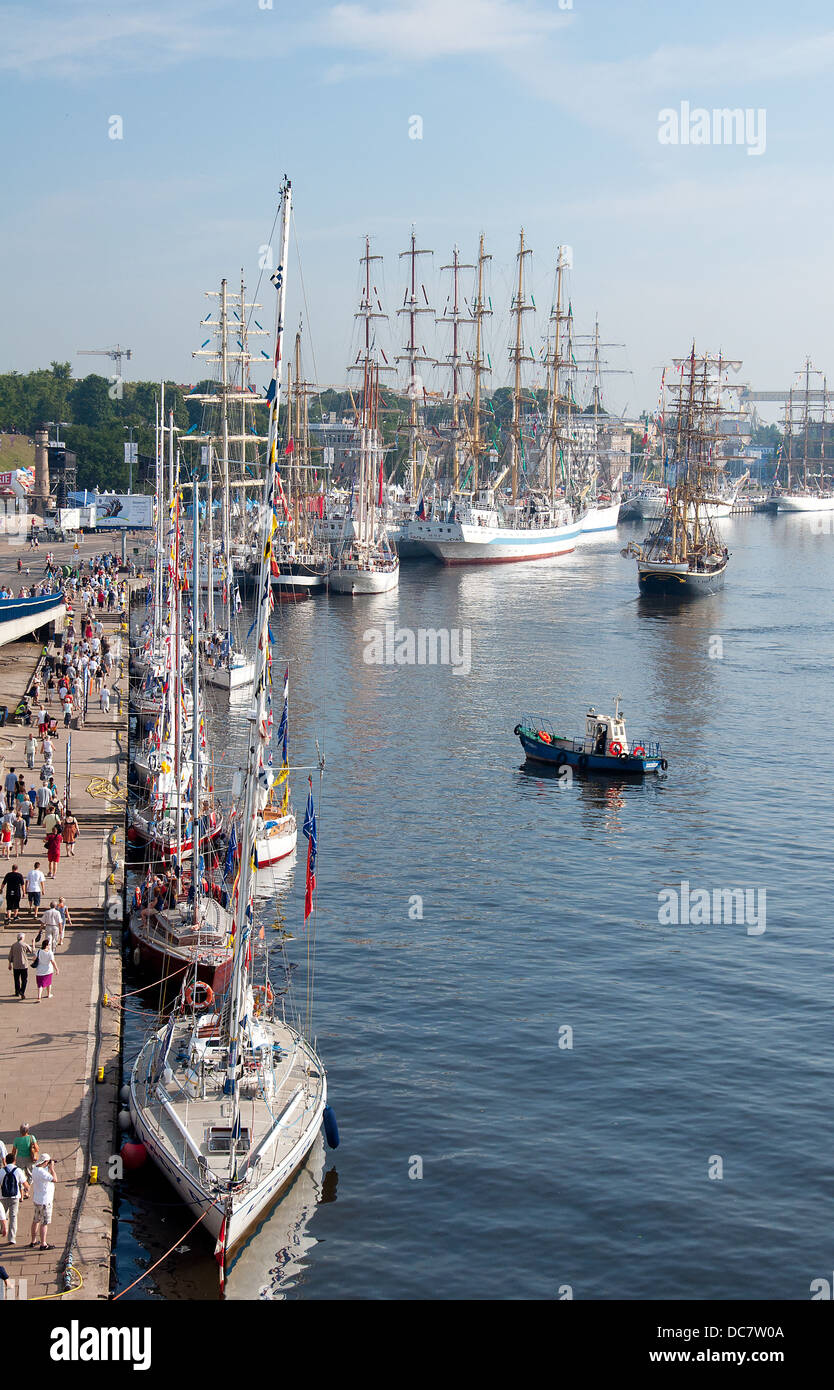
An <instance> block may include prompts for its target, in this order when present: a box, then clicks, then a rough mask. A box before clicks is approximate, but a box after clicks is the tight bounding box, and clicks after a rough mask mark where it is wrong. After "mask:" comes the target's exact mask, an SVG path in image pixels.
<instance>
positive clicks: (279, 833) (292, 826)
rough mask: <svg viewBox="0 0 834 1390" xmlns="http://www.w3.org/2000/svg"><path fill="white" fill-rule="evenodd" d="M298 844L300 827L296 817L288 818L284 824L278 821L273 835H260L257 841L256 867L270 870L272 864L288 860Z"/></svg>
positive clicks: (273, 829)
mask: <svg viewBox="0 0 834 1390" xmlns="http://www.w3.org/2000/svg"><path fill="white" fill-rule="evenodd" d="M268 827H269V821H267V828H268ZM297 842H298V827H297V825H296V821H295V816H287V817H285V818H284V821H283V822H282V821H278V822H277V823H276V824H275V825H274V826H273V828H272V832H271V833H264V834H263V835H258V837H257V839H256V840H255V867H256V868H258V869H268V868H269V866H270V864H277V863H279V861H280V860H281V859H286V858H287V856H288V855H290V854H292V852H293V850H294V849H295V847H296V844H297Z"/></svg>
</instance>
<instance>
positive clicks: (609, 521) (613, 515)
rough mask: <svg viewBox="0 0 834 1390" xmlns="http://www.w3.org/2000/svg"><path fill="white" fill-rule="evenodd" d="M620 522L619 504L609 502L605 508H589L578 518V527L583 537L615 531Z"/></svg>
mask: <svg viewBox="0 0 834 1390" xmlns="http://www.w3.org/2000/svg"><path fill="white" fill-rule="evenodd" d="M619 521H620V503H619V502H610V503H609V504H608V505H607V506H593V507H589V508H588V510H587V512H585V514H584V515H583V516H582V517H580V519H579V526H580V529H581V531H582V534H583V536H585V535H593V534H594V533H595V532H597V531H616V529H617V526H618V525H619Z"/></svg>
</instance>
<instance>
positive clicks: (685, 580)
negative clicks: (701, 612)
mask: <svg viewBox="0 0 834 1390" xmlns="http://www.w3.org/2000/svg"><path fill="white" fill-rule="evenodd" d="M726 571H727V565H726V562H725V563H724V564H723V565H718V566H716V567H715V569H710V570H691V569H690V568H689V567H688V565H673V564H663V563H662V562H658V563H652V562H651V561H649V560H638V562H637V576H638V582H639V585H640V591H641V593H646V594H672V595H675V596H676V597H678V598H699V597H701V596H702V595H704V594H711V593H714V592H715V591H716V590H717V589H721V588H723V585H724V575H725V574H726Z"/></svg>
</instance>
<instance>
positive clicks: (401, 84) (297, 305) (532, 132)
mask: <svg viewBox="0 0 834 1390" xmlns="http://www.w3.org/2000/svg"><path fill="white" fill-rule="evenodd" d="M564 2H565V0H563V3H564ZM266 4H267V0H260V4H259V0H168V3H167V4H163V3H161V2H160V3H158V2H157V0H131V3H130V4H126V3H121V4H119V3H117V0H110V2H109V3H95V2H94V0H63V2H62V3H60V4H56V3H53V0H46V3H42V4H39V5H38V6H31V5H26V6H24V5H20V6H16V5H0V92H2V95H1V96H0V103H2V121H3V132H4V140H3V146H4V158H3V171H4V187H3V198H2V200H0V243H1V244H2V247H3V252H4V254H3V260H2V264H3V310H4V312H3V320H2V322H3V327H2V333H0V369H2V370H8V369H11V368H17V369H19V370H28V369H29V368H31V367H34V366H38V365H43V364H46V363H48V362H49V360H50V359H51V358H58V359H62V360H63V359H71V360H72V361H73V363H74V366H75V370H76V373H77V374H83V373H85V372H86V371H89V370H96V369H100V370H102V371H106V370H107V369H108V363H107V361H106V359H101V360H100V364H99V365H98V366H97V359H94V358H78V357H76V355H75V353H76V349H78V348H82V347H84V348H87V347H89V348H94V347H104V346H107V345H109V344H111V343H115V342H121V343H122V344H124V345H126V346H129V347H131V348H132V349H133V350H134V358H133V361H132V362H131V363H130V364H128V370H127V373H126V374H127V375H128V376H136V377H142V378H154V377H158V376H159V375H161V374H164V375H166V376H172V377H174V378H176V379H177V380H180V381H191V380H195V379H196V377H197V375H198V374H199V371H200V368H199V366H198V364H197V363H195V362H193V361H192V358H191V355H190V354H191V350H192V348H196V347H199V345H200V342H201V341H202V338H203V337H204V336H205V335H204V334H201V333H200V330H199V319H200V318H201V316H202V315H203V313H204V312H205V311H206V307H207V301H206V300H205V299H204V298H203V291H204V290H206V289H213V288H216V287H217V284H218V282H219V280H220V277H221V276H222V275H223V274H226V275H227V277H228V278H229V281H230V283H232V284H234V283H235V282H236V281H237V280H238V278H239V274H240V269H241V267H243V268H244V270H245V273H246V279H247V284H248V285H249V287H250V289H253V288H254V285H255V283H256V281H257V277H258V273H259V272H258V267H257V258H258V249H259V247H260V246H261V245H262V244H263V243H264V242H266V241H267V239H268V237H269V232H270V228H271V226H272V223H273V218H274V212H275V204H276V197H277V190H278V187H279V184H280V180H281V176H282V174H283V173H284V172H285V171H286V172H287V173H289V174H290V176H291V178H292V180H293V188H294V197H295V223H296V231H297V235H298V250H299V255H300V258H301V269H302V271H303V278H304V289H305V291H306V305H307V308H308V310H309V324H308V341H309V344H310V345H311V348H312V352H311V351H310V348H308V354H307V361H306V369H307V374H308V376H309V375H312V374H313V373H314V371H315V374H316V376H317V378H318V380H320V381H321V382H329V383H336V382H341V381H343V380H344V379H345V366H346V363H347V361H348V360H349V359H350V357H351V356H352V351H351V343H352V341H353V332H354V324H353V317H352V315H353V312H354V309H355V307H356V297H357V287H358V257H359V255H360V254H361V250H362V238H363V236H364V234H365V233H366V232H368V233H370V234H371V236H372V237H373V239H374V249H375V250H376V251H378V252H380V253H382V254H383V255H384V257H385V262H384V272H383V280H382V283H381V284H380V288H381V289H383V288H384V297H385V307H386V309H387V310H388V311H389V313H390V314H391V321H390V325H389V327H388V330H387V333H386V331H385V330H383V331H382V337H383V341H384V342H385V343H386V350H387V351H388V355H389V357H390V356H392V355H393V354H395V353H396V351H397V348H398V345H399V343H400V342H401V332H402V323H401V321H399V322H398V320H397V318H396V309H397V307H398V305H399V304H400V303H401V302H402V294H403V288H404V283H405V282H404V268H403V263H402V262H400V261H399V260H398V257H397V253H398V252H399V251H401V250H403V249H404V248H405V246H406V244H407V241H408V237H409V234H410V231H411V226H412V224H414V225H415V227H416V231H417V236H418V241H419V244H420V245H422V246H429V247H431V248H433V249H434V251H435V253H436V254H435V256H434V258H433V264H432V263H428V264H427V265H425V266H424V268H423V278H424V280H425V282H426V285H427V288H428V289H429V292H430V294H431V295H432V298H433V302H434V304H435V307H436V308H437V310H438V313H439V312H440V311H441V310H442V307H443V302H444V299H445V294H446V290H445V287H444V288H443V289H442V290H441V289H440V284H441V277H440V274H439V266H440V265H441V264H444V263H445V262H447V261H448V260H449V255H450V252H451V249H452V246H453V245H454V244H455V243H456V242H457V244H458V245H459V247H460V249H461V253H462V256H463V259H464V260H466V261H472V260H473V259H474V257H475V254H476V252H477V240H478V234H479V232H480V231H482V230H483V231H484V233H485V234H486V238H487V249H488V250H489V251H491V253H492V255H493V257H494V260H493V262H492V267H491V283H490V293H491V296H492V302H493V307H494V310H495V313H494V317H493V319H492V321H491V325H490V329H489V334H490V343H489V348H490V353H491V357H492V361H493V364H494V367H495V369H496V370H495V373H494V384H495V385H501V384H505V383H506V381H507V379H508V368H507V366H506V361H507V358H506V348H507V343H508V341H509V325H508V322H507V319H506V309H507V306H508V300H509V293H510V282H511V277H512V275H513V271H514V262H513V256H514V252H515V248H516V244H517V238H518V231H519V228H520V226H521V225H523V226H524V228H525V235H526V237H527V241H528V244H529V245H530V246H531V247H532V248H533V251H534V256H533V260H532V265H531V267H530V271H531V275H530V287H531V289H532V292H533V295H534V297H535V301H536V304H537V306H538V309H539V311H540V312H539V314H538V315H537V317H536V321H535V322H528V325H527V327H528V336H529V339H530V341H531V343H532V345H533V347H534V349H535V348H537V347H538V346H539V344H540V342H541V335H542V332H543V330H544V319H545V317H546V311H547V310H548V309H549V306H550V303H551V298H552V287H553V266H554V263H555V254H556V247H557V245H558V244H559V243H560V242H563V243H567V244H569V245H570V246H571V247H572V248H573V257H574V269H573V271H572V272H571V275H570V286H569V292H570V297H571V300H572V303H573V308H574V313H575V317H576V321H577V327H578V329H579V330H580V331H582V330H585V331H590V329H591V327H592V324H593V317H594V314H595V313H598V314H599V316H600V323H601V330H602V336H603V338H604V339H605V340H606V341H611V342H616V343H622V344H624V345H625V346H624V347H623V348H622V349H617V350H616V351H611V352H610V353H609V356H610V358H611V361H612V365H615V366H617V367H620V368H623V367H627V368H629V369H631V372H632V375H628V376H619V377H613V378H612V380H611V387H610V395H611V400H612V404H613V405H614V406H616V407H617V408H619V409H623V408H624V407H627V408H628V410H629V412H631V411H633V410H636V409H639V408H652V407H653V406H654V404H655V401H656V399H657V391H658V383H659V375H660V368H661V366H662V365H663V364H664V363H665V362H666V361H668V360H669V359H670V358H671V357H672V356H679V355H681V353H683V352H684V351H685V350H686V348H687V345H688V343H689V342H690V341H691V339H692V337H693V336H694V337H695V340H696V342H697V343H698V344H699V345H700V346H702V347H709V348H710V349H713V350H718V349H719V348H720V349H723V350H724V351H725V352H727V353H728V354H730V355H731V356H733V357H739V358H742V359H743V361H744V369H743V372H742V377H743V378H744V379H746V380H750V381H751V383H753V384H754V385H755V386H757V387H759V388H763V387H768V386H784V385H786V384H787V383H788V382H789V380H790V377H791V374H792V372H793V371H794V370H795V369H797V368H798V367H799V366H800V365H801V363H802V361H803V360H804V357H805V356H806V354H810V356H811V357H812V359H813V360H814V363H815V365H816V366H817V367H819V368H821V369H822V370H824V371H827V373H828V376H829V380H831V379H834V360H830V358H829V357H828V356H827V354H829V336H830V335H829V326H830V324H831V321H832V297H833V296H832V274H831V267H832V249H834V248H832V241H833V240H834V217H833V216H832V212H833V211H834V209H833V208H832V201H834V199H832V182H831V175H830V172H829V169H830V149H831V140H832V124H834V117H832V114H831V104H830V96H829V93H830V89H831V81H832V71H833V70H834V14H832V12H831V10H830V7H828V6H826V5H825V4H823V3H808V4H795V5H792V6H785V5H783V4H775V3H771V0H765V3H753V2H752V0H750V3H748V0H737V3H733V4H730V5H728V4H727V3H726V0H725V3H715V2H714V0H701V3H699V4H698V6H697V7H690V6H680V5H671V6H670V5H668V4H665V3H663V4H661V3H654V2H653V0H650V2H649V3H628V4H626V3H619V4H617V3H612V0H573V5H572V7H571V8H565V9H563V8H560V5H559V3H558V0H529V3H528V2H527V0H387V3H384V4H381V3H379V0H360V2H359V3H350V4H328V3H321V0H313V3H311V4H309V5H307V6H306V7H301V6H295V5H289V4H287V3H286V2H285V0H273V3H272V8H271V9H270V8H261V7H260V6H265V5H266ZM684 101H685V102H688V103H689V104H690V106H691V107H698V106H702V107H705V108H707V109H709V110H712V109H713V108H715V107H730V108H736V107H740V108H750V109H751V110H753V111H758V110H759V109H762V108H763V109H764V110H765V112H766V147H765V150H764V153H762V154H761V155H758V156H757V155H750V154H748V153H747V149H746V148H745V147H744V145H715V144H710V145H702V146H696V145H692V144H690V145H686V146H684V145H682V144H678V145H671V146H670V145H665V146H664V145H662V144H660V143H659V141H658V113H659V112H660V111H661V110H662V109H663V108H673V109H675V110H676V111H677V110H678V109H679V108H680V105H681V102H684ZM114 115H118V116H120V117H121V118H122V121H123V139H121V140H111V139H110V138H109V137H108V124H109V120H110V117H112V116H114ZM414 115H419V116H420V117H421V118H422V122H423V134H422V139H420V140H413V139H410V138H409V118H410V117H412V116H414ZM467 288H468V286H467ZM271 294H272V291H271V290H270V288H269V287H268V286H266V285H265V286H264V287H263V289H262V293H261V296H260V297H261V298H262V299H263V300H264V302H265V311H266V312H267V314H268V319H267V321H268V322H269V323H271V312H272V304H271V302H270V298H271ZM304 307H305V306H304V298H303V296H302V293H301V284H300V278H299V274H298V260H297V258H296V255H295V253H293V258H292V262H291V274H290V282H289V305H288V309H289V321H290V323H291V324H294V323H295V321H296V320H297V317H298V315H299V313H300V312H301V311H302V310H303V309H304ZM431 335H432V330H430V329H429V330H428V333H427V346H431V345H432V343H434V344H435V345H436V351H437V353H438V355H439V354H440V353H441V351H445V350H446V349H445V348H443V347H442V344H443V342H444V340H443V339H442V338H441V336H440V331H439V330H438V334H437V337H436V338H434V337H432V336H431ZM313 354H314V357H315V362H313ZM530 380H531V382H532V380H533V377H531V378H530ZM435 383H436V386H437V388H440V387H442V386H443V384H444V378H443V377H442V376H441V375H437V377H436V378H435V379H434V380H433V382H432V385H434V384H435Z"/></svg>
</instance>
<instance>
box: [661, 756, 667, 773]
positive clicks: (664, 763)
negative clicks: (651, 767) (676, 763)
mask: <svg viewBox="0 0 834 1390" xmlns="http://www.w3.org/2000/svg"><path fill="white" fill-rule="evenodd" d="M668 766H669V764H668V763H667V761H666V759H665V758H661V759H660V770H661V772H665V771H666V769H667V767H668Z"/></svg>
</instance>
